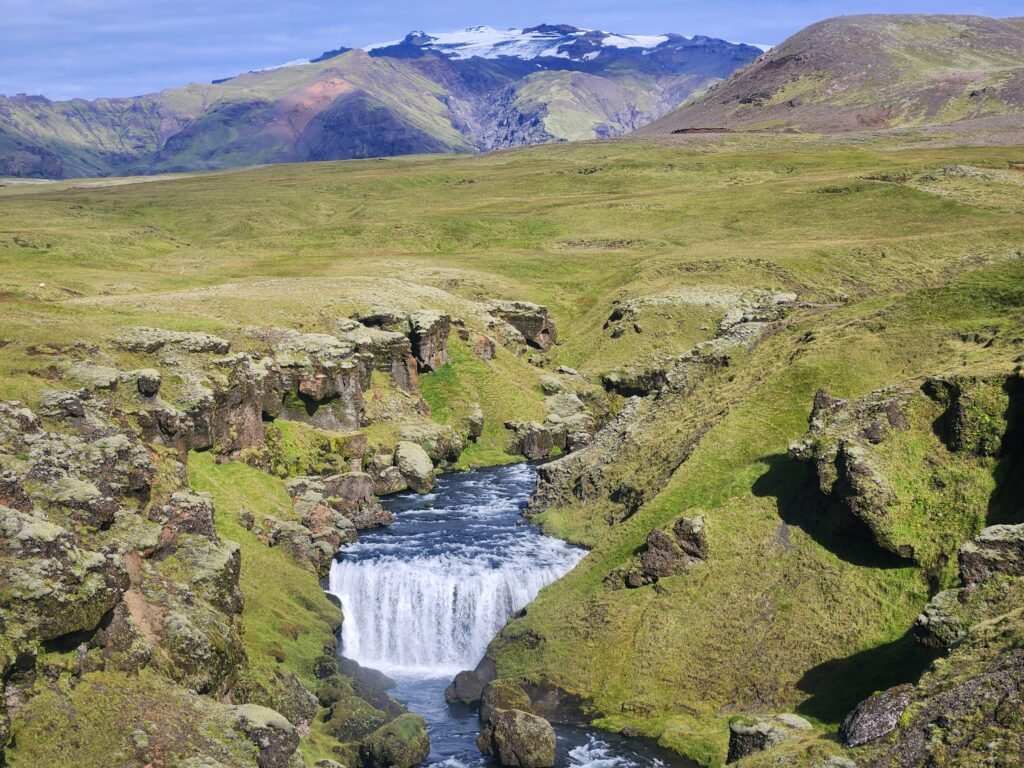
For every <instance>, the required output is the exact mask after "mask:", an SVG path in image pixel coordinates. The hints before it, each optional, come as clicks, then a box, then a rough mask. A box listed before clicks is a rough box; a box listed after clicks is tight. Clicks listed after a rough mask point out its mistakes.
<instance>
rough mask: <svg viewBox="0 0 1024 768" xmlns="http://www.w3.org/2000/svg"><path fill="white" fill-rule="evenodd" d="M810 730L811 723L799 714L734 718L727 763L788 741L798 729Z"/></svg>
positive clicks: (731, 726)
mask: <svg viewBox="0 0 1024 768" xmlns="http://www.w3.org/2000/svg"><path fill="white" fill-rule="evenodd" d="M810 730H812V726H811V724H810V723H809V722H807V721H806V720H804V719H803V718H802V717H799V716H797V715H789V714H786V715H776V716H775V717H737V718H734V719H733V720H732V721H731V722H730V723H729V755H728V757H727V758H726V763H735V762H737V761H739V760H742V759H743V758H745V757H749V756H750V755H753V754H755V753H757V752H762V751H764V750H766V749H770V748H772V747H774V746H776V745H778V744H781V743H782V742H784V741H786V740H787V739H789V738H790V737H791V736H792V735H793V734H794V733H795V732H797V731H810Z"/></svg>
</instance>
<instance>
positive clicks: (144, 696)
mask: <svg viewBox="0 0 1024 768" xmlns="http://www.w3.org/2000/svg"><path fill="white" fill-rule="evenodd" d="M13 725H14V730H13V733H14V738H15V741H16V743H17V749H13V750H9V751H8V753H7V759H8V764H9V765H10V766H11V768H59V767H60V766H65V765H69V764H76V765H112V764H113V765H123V766H142V765H148V764H152V763H153V762H157V761H159V762H171V763H173V762H174V761H175V759H176V758H185V757H192V756H196V755H202V754H207V755H210V756H216V757H217V758H218V759H220V760H222V761H224V762H226V763H228V764H231V765H253V764H255V762H256V747H255V745H254V744H252V743H251V742H249V741H247V740H246V739H245V738H244V737H242V736H241V735H240V734H238V733H237V732H236V731H234V730H233V728H232V716H231V712H230V710H229V709H228V708H227V707H224V706H223V705H221V704H218V703H217V702H214V701H212V700H210V699H207V698H205V697H201V696H196V695H194V694H189V693H187V692H186V691H184V690H183V689H182V688H180V687H178V686H176V685H173V684H171V683H169V682H167V681H166V680H164V679H162V678H161V677H159V676H158V675H156V674H154V673H153V672H150V671H148V670H143V671H142V672H141V673H139V674H138V675H125V674H121V673H117V672H105V673H90V674H86V675H83V676H82V678H81V680H80V682H78V684H77V685H75V686H73V687H66V686H65V684H64V683H62V682H57V683H53V682H49V681H47V682H40V683H38V684H37V687H36V691H35V696H33V697H32V698H31V699H30V700H29V701H28V702H27V703H26V704H25V705H24V706H23V707H20V708H19V712H18V714H17V717H16V719H15V721H14V724H13ZM54 734H59V738H54ZM134 734H142V735H143V736H144V738H140V737H138V736H133V735H134Z"/></svg>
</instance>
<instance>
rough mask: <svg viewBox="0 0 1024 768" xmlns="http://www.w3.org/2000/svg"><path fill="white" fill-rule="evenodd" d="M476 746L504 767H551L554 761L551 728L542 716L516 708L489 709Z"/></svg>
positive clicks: (553, 736)
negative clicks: (489, 712)
mask: <svg viewBox="0 0 1024 768" xmlns="http://www.w3.org/2000/svg"><path fill="white" fill-rule="evenodd" d="M476 745H477V747H478V748H479V749H480V751H481V752H483V753H484V754H485V755H489V756H491V757H494V758H496V759H497V761H498V764H499V765H502V766H505V767H506V768H552V766H554V764H555V729H554V728H552V727H551V723H549V722H548V721H547V720H545V719H544V718H542V717H537V716H536V715H531V714H530V713H529V712H524V711H522V710H520V709H498V710H495V711H494V712H492V713H491V714H490V715H489V717H488V719H487V722H486V723H485V724H484V727H483V730H481V731H480V737H479V738H478V739H477V742H476Z"/></svg>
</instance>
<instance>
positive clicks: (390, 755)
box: [261, 713, 430, 768]
mask: <svg viewBox="0 0 1024 768" xmlns="http://www.w3.org/2000/svg"><path fill="white" fill-rule="evenodd" d="M429 754H430V737H429V736H428V735H427V724H426V722H425V721H424V720H423V718H422V717H420V716H419V715H414V714H411V713H406V714H404V715H401V716H399V717H397V718H395V719H394V720H392V721H391V722H390V723H388V724H387V725H384V726H382V727H380V728H378V729H377V730H376V731H374V732H373V733H371V734H370V735H369V736H367V737H366V738H365V739H364V740H363V743H362V744H360V745H359V761H360V763H361V764H362V766H363V768H412V766H414V765H417V764H418V763H421V762H423V761H424V760H426V759H427V756H428V755H429ZM261 768H262V766H261Z"/></svg>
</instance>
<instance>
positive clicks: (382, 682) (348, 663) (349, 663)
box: [338, 656, 395, 691]
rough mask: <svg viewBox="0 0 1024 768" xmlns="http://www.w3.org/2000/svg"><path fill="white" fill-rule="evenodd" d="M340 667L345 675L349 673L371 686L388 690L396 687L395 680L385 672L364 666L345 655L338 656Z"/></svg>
mask: <svg viewBox="0 0 1024 768" xmlns="http://www.w3.org/2000/svg"><path fill="white" fill-rule="evenodd" d="M338 669H339V670H340V671H341V673H342V674H343V675H347V676H348V677H351V678H352V679H353V680H358V681H359V682H360V683H362V684H363V685H365V686H367V687H369V688H376V689H377V690H380V691H387V690H390V689H391V688H394V687H395V681H394V680H392V679H391V678H390V677H388V676H387V675H385V674H384V673H383V672H380V671H379V670H376V669H370V668H369V667H364V666H362V665H361V664H360V663H359V662H357V661H354V660H353V659H348V658H345V657H344V656H340V657H339V658H338Z"/></svg>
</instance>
